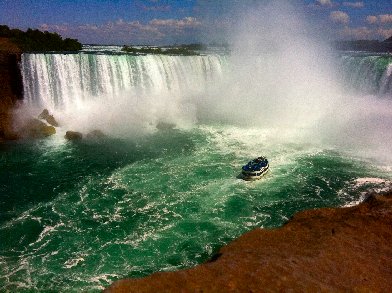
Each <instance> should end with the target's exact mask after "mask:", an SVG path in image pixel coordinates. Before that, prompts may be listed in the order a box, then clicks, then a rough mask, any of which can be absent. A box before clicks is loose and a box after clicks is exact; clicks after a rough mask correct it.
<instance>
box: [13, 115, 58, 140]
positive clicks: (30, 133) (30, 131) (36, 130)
mask: <svg viewBox="0 0 392 293" xmlns="http://www.w3.org/2000/svg"><path fill="white" fill-rule="evenodd" d="M55 133H56V129H55V128H54V127H53V126H51V125H47V124H46V123H45V122H42V121H41V120H39V119H35V118H32V119H28V120H27V121H26V123H25V124H24V125H23V126H22V127H21V129H20V130H19V131H18V134H19V136H20V137H22V138H43V137H47V136H51V135H53V134H55Z"/></svg>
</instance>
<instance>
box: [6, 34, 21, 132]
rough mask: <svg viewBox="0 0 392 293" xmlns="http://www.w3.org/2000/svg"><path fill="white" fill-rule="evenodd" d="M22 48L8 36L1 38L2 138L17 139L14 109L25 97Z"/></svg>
mask: <svg viewBox="0 0 392 293" xmlns="http://www.w3.org/2000/svg"><path fill="white" fill-rule="evenodd" d="M20 56H21V51H20V49H19V48H18V47H17V46H16V45H15V44H13V43H12V42H10V41H9V40H8V39H6V38H0V140H2V139H15V138H16V137H17V136H16V134H15V133H13V131H12V125H11V124H12V109H13V107H14V105H15V102H16V101H17V100H19V99H22V98H23V85H22V77H21V74H20V71H19V66H18V62H19V61H20Z"/></svg>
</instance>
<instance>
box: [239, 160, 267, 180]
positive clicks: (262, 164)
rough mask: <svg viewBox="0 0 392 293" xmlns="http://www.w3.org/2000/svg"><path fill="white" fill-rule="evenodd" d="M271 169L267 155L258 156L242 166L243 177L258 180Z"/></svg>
mask: <svg viewBox="0 0 392 293" xmlns="http://www.w3.org/2000/svg"><path fill="white" fill-rule="evenodd" d="M268 169H269V164H268V160H267V158H265V157H258V158H256V159H254V160H252V161H250V162H249V163H248V164H246V165H244V166H242V173H241V174H242V179H244V180H257V179H260V178H261V177H263V175H264V174H265V173H267V171H268Z"/></svg>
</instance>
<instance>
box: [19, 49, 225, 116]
mask: <svg viewBox="0 0 392 293" xmlns="http://www.w3.org/2000/svg"><path fill="white" fill-rule="evenodd" d="M223 63H224V57H222V56H219V55H206V56H165V55H147V56H132V55H126V54H91V53H89V54H87V53H80V54H23V56H22V72H23V80H24V92H25V99H26V100H27V102H28V103H30V104H32V105H39V106H42V107H48V108H49V109H62V110H66V109H69V108H72V107H77V106H78V105H80V104H83V102H84V101H87V100H99V99H115V97H118V96H120V94H123V93H124V92H128V93H130V94H138V95H139V96H146V95H159V96H175V97H178V96H184V95H185V96H186V95H197V94H200V93H202V92H203V91H205V90H206V88H207V87H208V86H209V84H211V83H213V82H215V81H217V79H219V78H220V77H221V75H222V66H223ZM112 102H113V103H115V102H116V101H115V100H112Z"/></svg>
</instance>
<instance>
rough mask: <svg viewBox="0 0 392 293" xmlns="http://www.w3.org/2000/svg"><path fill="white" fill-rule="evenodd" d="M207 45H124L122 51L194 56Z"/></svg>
mask: <svg viewBox="0 0 392 293" xmlns="http://www.w3.org/2000/svg"><path fill="white" fill-rule="evenodd" d="M204 49H205V47H204V46H203V45H201V44H190V45H179V46H173V47H167V48H160V47H141V48H135V47H129V46H124V47H123V48H122V51H124V52H127V53H131V54H135V55H145V54H162V55H180V56H194V55H200V53H198V52H197V51H200V50H204Z"/></svg>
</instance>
